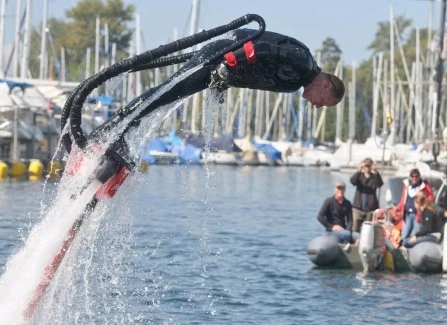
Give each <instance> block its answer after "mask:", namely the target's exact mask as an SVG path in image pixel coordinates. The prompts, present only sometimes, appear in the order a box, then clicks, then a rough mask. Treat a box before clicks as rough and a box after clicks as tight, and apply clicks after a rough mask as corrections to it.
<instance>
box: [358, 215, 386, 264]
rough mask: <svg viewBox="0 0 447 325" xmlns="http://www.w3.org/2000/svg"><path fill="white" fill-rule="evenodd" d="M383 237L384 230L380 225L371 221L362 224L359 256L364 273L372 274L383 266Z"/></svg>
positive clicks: (384, 234)
mask: <svg viewBox="0 0 447 325" xmlns="http://www.w3.org/2000/svg"><path fill="white" fill-rule="evenodd" d="M385 236H386V233H385V229H384V228H383V227H382V225H381V224H380V223H374V222H371V221H365V222H363V223H362V230H361V233H360V243H359V254H360V259H361V261H362V264H363V270H364V271H366V272H373V271H376V270H378V269H380V268H381V265H382V264H383V249H384V247H385Z"/></svg>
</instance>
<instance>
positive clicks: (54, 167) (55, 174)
mask: <svg viewBox="0 0 447 325" xmlns="http://www.w3.org/2000/svg"><path fill="white" fill-rule="evenodd" d="M47 173H48V177H49V178H50V179H59V178H60V177H61V164H60V163H59V162H58V161H55V160H53V161H50V162H49V163H48V165H47Z"/></svg>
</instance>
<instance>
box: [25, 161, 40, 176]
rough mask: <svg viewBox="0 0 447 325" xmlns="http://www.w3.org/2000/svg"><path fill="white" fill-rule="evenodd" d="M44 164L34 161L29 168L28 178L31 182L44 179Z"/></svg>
mask: <svg viewBox="0 0 447 325" xmlns="http://www.w3.org/2000/svg"><path fill="white" fill-rule="evenodd" d="M42 173H43V164H42V163H41V162H40V161H39V160H32V161H31V162H30V163H29V166H28V176H29V179H30V180H37V179H39V178H41V177H42Z"/></svg>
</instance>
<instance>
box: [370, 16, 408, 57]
mask: <svg viewBox="0 0 447 325" xmlns="http://www.w3.org/2000/svg"><path fill="white" fill-rule="evenodd" d="M394 19H395V21H396V25H397V28H398V30H399V31H400V33H401V34H402V35H405V32H406V30H407V28H408V27H410V26H411V23H412V20H411V19H406V18H405V17H404V16H396V17H395V18H394ZM377 25H378V26H379V28H378V29H377V31H376V35H375V38H374V40H373V41H372V42H371V44H370V45H369V46H368V50H372V51H373V53H372V54H373V55H374V54H377V53H379V52H389V50H390V22H389V21H381V22H379V23H377ZM403 41H404V42H405V37H404V38H403Z"/></svg>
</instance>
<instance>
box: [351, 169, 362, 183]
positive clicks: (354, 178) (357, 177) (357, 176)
mask: <svg viewBox="0 0 447 325" xmlns="http://www.w3.org/2000/svg"><path fill="white" fill-rule="evenodd" d="M361 173H362V172H361V171H356V172H355V173H354V175H352V176H351V178H350V181H351V184H352V185H354V186H357V185H358V184H359V183H360V174H361Z"/></svg>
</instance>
